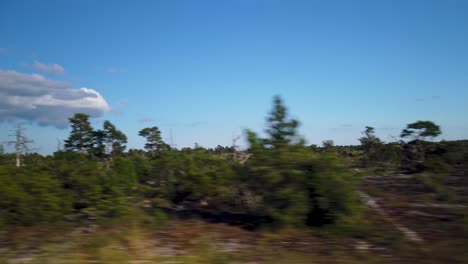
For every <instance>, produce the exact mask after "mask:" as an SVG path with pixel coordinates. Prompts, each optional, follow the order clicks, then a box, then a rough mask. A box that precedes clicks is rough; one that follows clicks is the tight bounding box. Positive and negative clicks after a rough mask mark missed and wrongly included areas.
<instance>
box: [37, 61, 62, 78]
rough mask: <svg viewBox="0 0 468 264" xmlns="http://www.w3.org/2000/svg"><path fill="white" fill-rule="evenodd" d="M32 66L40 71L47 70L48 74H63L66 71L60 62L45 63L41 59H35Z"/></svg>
mask: <svg viewBox="0 0 468 264" xmlns="http://www.w3.org/2000/svg"><path fill="white" fill-rule="evenodd" d="M32 68H33V69H35V70H38V71H40V72H45V73H48V74H55V75H61V74H63V73H64V72H65V70H64V69H63V67H62V66H61V65H59V64H55V63H54V64H44V63H41V62H40V61H34V63H33V65H32Z"/></svg>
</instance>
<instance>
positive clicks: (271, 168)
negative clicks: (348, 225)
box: [236, 97, 357, 225]
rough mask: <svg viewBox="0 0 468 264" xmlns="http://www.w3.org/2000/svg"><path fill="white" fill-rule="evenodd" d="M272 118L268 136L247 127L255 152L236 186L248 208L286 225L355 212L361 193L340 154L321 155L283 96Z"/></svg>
mask: <svg viewBox="0 0 468 264" xmlns="http://www.w3.org/2000/svg"><path fill="white" fill-rule="evenodd" d="M267 122H268V123H267V138H258V137H257V135H256V134H255V133H254V132H252V131H247V139H248V142H249V149H248V154H249V155H251V156H250V157H249V159H248V160H247V161H246V162H245V163H243V166H245V167H244V168H243V170H241V173H242V175H241V176H240V179H239V185H241V186H240V187H236V188H241V191H242V193H243V196H242V197H241V199H239V200H240V201H241V202H243V203H244V204H245V206H246V208H247V210H248V211H249V212H251V213H253V214H258V215H266V216H269V217H271V218H272V219H273V220H274V221H275V222H277V223H280V224H286V225H305V224H307V225H321V224H325V223H333V222H336V221H340V219H343V218H342V217H345V216H346V215H351V214H352V213H353V208H354V206H355V205H356V202H357V198H356V197H357V196H356V193H355V192H354V190H353V183H352V182H351V181H352V180H351V178H350V177H349V175H348V174H347V173H346V170H345V168H344V167H343V166H342V165H341V164H339V162H338V160H337V158H336V156H335V153H333V152H327V153H324V154H321V155H320V158H319V155H318V154H317V153H314V152H312V151H310V148H309V147H306V146H305V144H304V141H303V140H302V139H301V138H300V137H299V136H298V132H297V127H298V124H299V122H298V121H296V120H294V119H290V118H289V117H288V113H287V109H286V107H284V106H283V103H282V101H281V99H280V98H279V97H275V98H274V101H273V110H272V111H271V112H270V114H269V116H268V118H267ZM329 143H331V141H330V142H329ZM243 199H246V200H244V201H243Z"/></svg>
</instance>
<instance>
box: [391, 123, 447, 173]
mask: <svg viewBox="0 0 468 264" xmlns="http://www.w3.org/2000/svg"><path fill="white" fill-rule="evenodd" d="M441 133H442V132H441V130H440V127H439V126H438V125H436V124H435V123H433V122H431V121H417V122H414V123H411V124H408V125H407V126H406V128H405V129H403V131H402V132H401V135H400V136H401V137H402V138H410V139H411V140H410V142H408V143H407V144H405V145H404V149H403V150H404V161H405V162H404V164H405V167H406V169H407V170H409V171H420V170H422V169H423V167H424V166H423V164H424V162H425V160H426V156H427V154H428V152H431V150H430V149H431V148H432V147H433V146H431V144H429V142H426V140H427V139H428V138H429V139H432V138H435V137H437V136H438V135H440V134H441Z"/></svg>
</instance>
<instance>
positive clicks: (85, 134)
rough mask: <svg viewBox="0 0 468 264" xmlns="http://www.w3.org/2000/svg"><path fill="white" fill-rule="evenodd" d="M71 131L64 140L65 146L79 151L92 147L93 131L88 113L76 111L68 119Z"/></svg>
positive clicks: (83, 151)
mask: <svg viewBox="0 0 468 264" xmlns="http://www.w3.org/2000/svg"><path fill="white" fill-rule="evenodd" d="M68 120H69V121H70V126H71V128H72V131H71V132H70V136H69V137H68V139H67V140H65V148H66V149H69V150H74V151H78V152H80V153H86V152H88V153H89V152H90V151H91V150H92V147H93V142H94V140H93V137H94V136H95V133H94V131H93V128H92V127H91V123H90V122H89V115H87V114H83V113H77V114H75V115H74V116H73V117H71V118H69V119H68Z"/></svg>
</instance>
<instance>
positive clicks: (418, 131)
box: [400, 121, 442, 140]
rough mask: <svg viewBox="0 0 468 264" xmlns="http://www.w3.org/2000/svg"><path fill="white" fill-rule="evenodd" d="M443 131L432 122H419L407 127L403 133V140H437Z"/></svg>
mask: <svg viewBox="0 0 468 264" xmlns="http://www.w3.org/2000/svg"><path fill="white" fill-rule="evenodd" d="M441 133H442V131H441V130H440V127H439V126H438V125H436V124H435V123H434V122H432V121H417V122H414V123H411V124H408V125H406V128H405V129H403V131H401V135H400V136H401V137H402V138H411V139H412V140H426V139H427V138H435V137H437V136H438V135H440V134H441Z"/></svg>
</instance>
